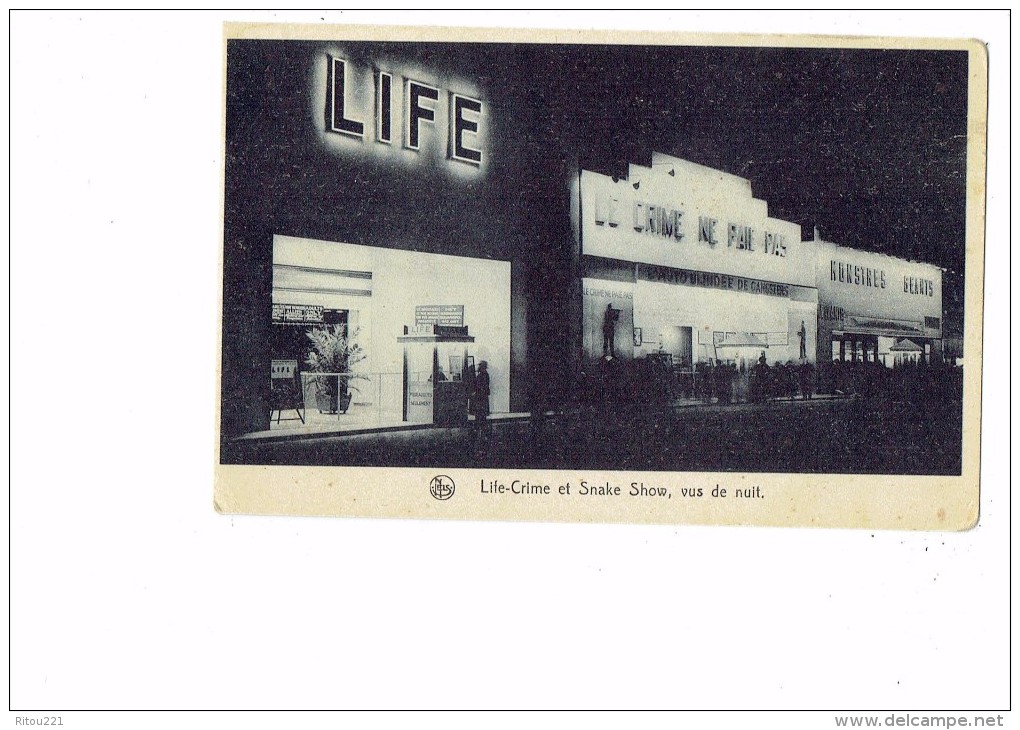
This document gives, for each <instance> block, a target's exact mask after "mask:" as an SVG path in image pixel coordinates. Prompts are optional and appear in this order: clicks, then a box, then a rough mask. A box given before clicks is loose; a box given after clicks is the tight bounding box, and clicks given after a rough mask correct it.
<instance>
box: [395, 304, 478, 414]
mask: <svg viewBox="0 0 1020 730" xmlns="http://www.w3.org/2000/svg"><path fill="white" fill-rule="evenodd" d="M409 330H410V328H408V327H404V335H403V336H402V337H398V338H397V341H398V342H399V343H401V344H402V345H403V346H404V406H403V420H404V421H407V422H409V423H434V424H435V425H437V426H458V425H464V424H466V423H467V413H468V398H469V396H470V394H471V382H472V380H473V378H474V358H473V357H472V355H471V354H470V352H469V347H468V346H469V345H470V344H472V343H473V342H474V341H475V338H474V337H471V336H470V335H468V328H467V327H464V326H460V327H456V326H444V325H438V324H427V325H418V326H416V327H415V328H414V330H413V331H409Z"/></svg>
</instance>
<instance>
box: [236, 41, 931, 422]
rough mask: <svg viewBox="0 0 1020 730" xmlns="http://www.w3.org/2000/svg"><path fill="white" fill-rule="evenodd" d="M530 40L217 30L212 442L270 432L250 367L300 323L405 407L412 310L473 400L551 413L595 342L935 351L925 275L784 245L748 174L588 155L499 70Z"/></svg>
mask: <svg viewBox="0 0 1020 730" xmlns="http://www.w3.org/2000/svg"><path fill="white" fill-rule="evenodd" d="M540 50H541V49H539V50H534V49H530V48H524V47H517V46H512V45H505V46H503V45H499V44H492V45H487V46H484V47H482V46H478V47H474V46H469V45H463V44H461V45H455V44H430V45H427V46H426V45H422V44H413V43H390V44H382V43H371V44H369V43H361V44H359V43H348V44H335V43H324V42H281V41H241V40H231V41H229V42H228V47H227V102H226V143H227V144H226V173H225V174H226V191H225V192H226V194H225V220H224V295H223V303H224V313H223V361H222V404H221V414H222V433H223V437H224V439H225V440H229V439H231V438H234V437H237V436H241V435H244V434H248V433H252V432H259V431H265V430H267V429H269V427H270V414H271V411H272V408H271V399H272V394H271V387H272V384H271V382H270V378H269V375H268V373H269V371H270V367H271V363H275V362H277V361H281V362H282V361H286V362H291V363H296V368H297V369H298V370H301V369H302V368H303V367H304V362H303V360H304V353H303V348H306V347H307V343H306V342H305V339H304V338H305V330H307V329H308V328H309V327H314V326H320V325H321V326H325V325H330V324H343V325H345V326H346V327H347V328H348V330H349V331H350V332H351V333H354V332H357V333H358V334H357V337H358V338H359V340H358V344H359V345H360V346H361V348H362V349H363V352H364V354H365V357H364V359H363V360H361V361H360V362H359V363H357V364H356V366H355V367H354V370H355V371H357V372H358V373H360V374H362V375H364V376H365V378H366V379H367V382H368V383H369V385H368V386H366V387H363V388H361V390H360V391H359V393H358V395H357V396H356V398H355V401H354V402H355V405H362V406H366V407H372V408H375V409H376V410H377V411H379V412H382V411H388V412H392V413H394V414H397V417H398V418H399V417H401V416H402V417H403V418H404V420H408V413H407V409H408V408H407V393H408V389H407V388H408V384H407V382H406V379H407V372H406V371H407V365H406V363H407V355H405V354H404V349H405V348H404V344H405V343H406V342H408V339H407V338H413V336H414V334H415V331H418V330H420V328H421V327H423V326H425V327H427V326H432V325H437V326H442V327H455V328H466V332H464V333H462V334H463V339H464V340H465V341H466V340H467V339H468V338H470V340H471V342H470V344H471V348H470V349H471V351H470V352H469V353H468V355H469V356H471V357H473V358H474V359H475V360H482V359H484V360H486V361H487V362H488V365H489V374H490V378H491V382H492V393H491V408H492V411H493V412H495V413H500V412H527V411H532V412H533V411H537V410H548V409H555V408H560V407H563V406H564V404H566V403H567V402H568V401H569V400H570V398H571V389H572V388H573V387H574V385H575V384H576V381H577V378H576V376H577V374H578V373H579V372H581V371H582V370H584V369H585V368H586V367H587V366H588V364H590V363H591V362H593V361H598V360H600V359H604V358H606V357H613V358H619V359H622V360H625V361H626V360H632V359H643V358H659V359H660V360H661V359H667V360H668V361H669V362H670V363H671V364H672V365H674V366H675V367H679V368H691V369H693V368H696V367H697V366H698V364H699V363H705V362H708V361H712V362H713V363H715V362H723V363H731V364H733V365H736V366H738V367H739V366H741V365H743V366H748V365H750V364H753V362H755V361H757V360H758V359H759V358H760V357H761V356H762V355H764V356H765V358H766V361H767V362H768V363H770V364H772V363H778V362H783V363H786V362H793V363H804V362H811V363H814V364H816V365H818V366H822V365H825V364H828V363H830V362H831V361H832V360H833V359H846V360H868V361H877V362H883V363H885V364H887V365H892V364H894V362H895V361H896V358H901V359H903V358H909V357H918V358H927V357H932V356H933V355H934V354H935V353H938V352H940V350H941V339H942V321H941V320H942V311H941V308H942V296H941V295H942V292H941V286H942V283H941V272H940V270H938V269H937V268H936V267H932V266H928V265H924V264H915V263H911V262H907V261H903V260H899V259H893V258H890V257H887V256H880V255H878V254H871V253H865V252H862V251H855V250H853V249H851V248H844V247H840V246H837V245H836V244H833V243H828V242H824V241H817V240H806V241H805V240H803V236H802V235H801V229H800V226H799V225H797V224H795V223H792V222H789V221H785V220H781V219H778V218H775V217H772V216H770V215H769V209H768V203H767V202H766V201H765V200H761V199H758V198H756V197H754V194H753V191H752V183H751V181H749V180H746V179H743V178H740V177H737V176H734V175H731V174H728V173H725V172H721V171H719V170H715V169H711V168H708V167H704V166H702V165H698V164H695V163H693V162H690V161H686V160H683V159H680V158H678V157H673V156H670V155H666V154H660V153H650V159H649V158H648V157H644V158H643V159H642V160H641V161H648V162H649V164H648V165H636V164H630V165H629V167H626V162H625V163H623V164H620V163H619V159H620V156H621V155H623V154H624V152H622V151H620V150H613V151H611V152H610V153H609V154H608V157H607V158H606V159H608V160H609V162H606V161H605V160H603V161H602V162H600V163H599V164H588V163H587V162H586V159H587V158H586V156H585V154H584V153H582V152H579V151H578V148H579V147H581V146H582V145H583V135H584V130H583V127H582V126H578V125H579V122H577V121H576V120H575V117H576V115H574V114H572V113H571V110H569V109H559V110H558V111H557V110H550V108H549V105H548V104H547V102H546V100H544V99H543V97H542V96H541V94H536V85H538V84H540V83H561V84H563V83H566V82H565V81H563V80H562V79H561V80H559V81H557V79H556V78H554V77H553V78H550V79H542V80H537V79H533V78H530V77H527V76H523V77H522V75H521V74H520V71H519V70H520V68H521V67H522V66H523V67H526V68H538V67H541V65H542V62H540V61H536V60H534V59H528V58H527V54H529V53H536V54H537V53H539V52H540ZM522 57H524V60H523V61H522V60H521V58H522ZM561 92H562V90H561ZM560 96H561V97H562V98H568V95H567V94H566V93H561V94H560ZM639 159H640V158H639ZM627 162H629V160H628V161H627ZM624 170H625V171H626V174H621V173H622V172H623V171H624ZM614 173H615V174H616V176H615V177H614V176H613V174H614ZM430 313H431V314H430ZM451 313H453V314H451ZM433 314H434V315H435V318H434V319H429V317H432V316H433ZM454 315H456V316H454ZM444 317H454V319H456V321H454V319H450V320H449V321H447V320H445V319H444ZM458 317H459V318H458ZM918 352H919V353H920V354H919V355H917V354H916V353H918ZM908 353H915V354H908ZM455 356H456V355H455V354H450V355H449V358H450V360H449V364H448V363H447V360H446V359H443V361H442V362H441V363H438V364H436V365H434V367H435V368H437V369H436V370H434V371H430V376H432V377H439V370H440V369H441V370H445V371H450V370H451V369H453V365H452V363H453V362H454V360H453V358H454V357H455ZM445 357H446V356H445V355H444V358H445ZM466 357H467V356H465V358H463V359H465V360H466ZM402 359H403V363H402V362H401V360H402ZM402 367H403V370H404V372H403V373H401V369H402ZM430 367H432V366H430ZM273 369H274V372H275V371H276V370H277V368H276V367H275V365H273ZM280 372H283V373H284V374H287V375H288V376H289V375H290V374H291V373H292V371H291V370H290V369H289V366H283V367H281V368H280ZM400 377H403V378H404V380H405V382H404V383H402V384H401V383H400V382H399V379H400ZM394 378H396V380H394ZM402 401H403V403H402ZM412 420H413V419H412Z"/></svg>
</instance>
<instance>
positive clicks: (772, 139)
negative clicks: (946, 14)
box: [535, 47, 967, 272]
mask: <svg viewBox="0 0 1020 730" xmlns="http://www.w3.org/2000/svg"><path fill="white" fill-rule="evenodd" d="M535 61H536V64H537V65H538V66H539V67H544V68H541V72H540V73H539V74H536V77H537V78H540V79H541V78H545V79H552V81H551V83H550V82H548V81H540V82H539V83H541V84H543V85H547V88H548V91H547V94H548V95H547V96H546V99H545V101H546V102H547V103H548V104H550V105H551V107H552V109H553V113H558V114H559V115H560V116H561V124H563V125H564V128H565V129H570V130H571V131H572V132H573V134H574V137H575V138H574V140H573V145H574V146H575V148H576V149H577V150H578V153H579V156H580V158H581V163H582V165H584V166H586V167H600V168H605V169H606V170H607V171H610V172H612V171H619V173H620V174H623V173H625V171H626V164H627V163H628V162H636V163H645V164H647V161H648V160H649V159H650V156H651V152H652V150H658V151H661V152H665V153H668V154H674V155H676V156H679V157H683V158H685V159H689V160H692V161H694V162H698V163H701V164H704V165H707V166H709V167H713V168H717V169H720V170H724V171H726V172H730V173H733V174H736V175H740V176H741V177H745V178H748V179H749V180H751V183H752V189H753V191H754V194H755V195H756V197H759V198H763V199H765V200H767V201H768V203H769V210H770V213H771V214H772V215H774V216H775V217H778V218H783V219H786V220H790V221H793V222H795V223H799V224H800V225H801V226H803V231H804V235H805V237H810V236H811V232H812V227H813V226H818V227H819V229H820V230H821V233H822V236H823V237H824V238H825V239H827V240H831V241H834V242H836V243H839V244H842V245H847V246H852V247H854V248H860V249H866V250H872V251H879V252H882V253H888V254H891V255H894V256H900V257H903V258H908V259H915V260H920V261H925V262H928V263H932V264H936V265H938V266H942V267H944V268H947V269H951V270H953V271H960V272H962V270H963V263H964V202H965V190H966V180H965V170H966V138H967V135H966V132H967V128H966V124H967V116H966V107H967V103H966V102H967V56H966V54H965V53H962V52H926V51H925V52H922V51H872V50H868V51H857V50H815V49H739V48H682V49H681V48H641V47H613V48H605V47H601V48H599V47H574V48H567V49H564V48H563V47H558V48H546V49H544V50H541V51H538V52H537V53H536V54H535ZM557 81H558V83H557Z"/></svg>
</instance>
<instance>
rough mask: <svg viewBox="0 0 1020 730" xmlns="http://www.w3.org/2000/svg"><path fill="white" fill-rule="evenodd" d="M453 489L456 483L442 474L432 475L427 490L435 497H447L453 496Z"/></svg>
mask: <svg viewBox="0 0 1020 730" xmlns="http://www.w3.org/2000/svg"><path fill="white" fill-rule="evenodd" d="M454 489H456V485H454V483H453V480H452V479H450V477H448V476H445V475H443V474H440V475H439V476H435V477H432V481H431V482H429V492H431V493H432V496H433V497H435V498H436V499H441V500H442V499H449V498H450V497H452V496H453V491H454Z"/></svg>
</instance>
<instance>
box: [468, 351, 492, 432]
mask: <svg viewBox="0 0 1020 730" xmlns="http://www.w3.org/2000/svg"><path fill="white" fill-rule="evenodd" d="M471 414H472V415H473V416H474V417H475V421H484V420H486V419H487V418H488V417H489V363H487V362H486V361H485V360H482V361H481V362H480V363H478V372H477V373H476V374H475V377H474V387H473V388H472V392H471Z"/></svg>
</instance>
